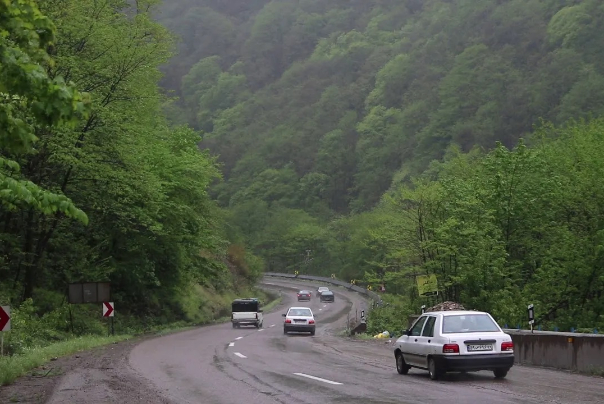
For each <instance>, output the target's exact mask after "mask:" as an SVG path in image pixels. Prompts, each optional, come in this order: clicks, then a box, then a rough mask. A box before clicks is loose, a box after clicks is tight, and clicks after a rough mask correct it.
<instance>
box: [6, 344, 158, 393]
mask: <svg viewBox="0 0 604 404" xmlns="http://www.w3.org/2000/svg"><path fill="white" fill-rule="evenodd" d="M152 338H156V336H155V335H149V336H143V337H137V338H133V339H131V340H128V341H122V342H119V343H115V344H111V345H107V346H103V347H98V348H94V349H92V350H89V351H83V352H79V353H77V354H74V355H70V356H65V357H62V358H58V359H57V360H55V361H51V362H49V363H47V364H46V365H44V366H41V367H39V368H36V369H34V370H32V371H31V372H30V373H29V374H28V375H26V376H23V377H20V378H19V379H17V380H16V381H15V382H14V383H13V384H10V385H8V386H2V387H0V403H27V404H30V403H31V404H33V403H53V404H54V403H57V404H58V403H97V402H98V403H125V402H127V403H136V402H141V403H169V402H168V401H166V400H162V399H161V398H160V395H159V394H158V392H157V391H156V390H155V389H154V388H153V387H152V386H151V385H150V384H149V383H148V382H147V381H146V380H145V379H143V378H141V377H138V376H137V375H136V374H135V373H134V372H132V371H131V369H130V367H129V365H128V354H129V352H130V351H131V350H132V348H133V347H134V346H136V345H137V344H139V343H141V342H142V341H145V340H147V339H152Z"/></svg>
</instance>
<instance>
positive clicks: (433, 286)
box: [417, 274, 438, 296]
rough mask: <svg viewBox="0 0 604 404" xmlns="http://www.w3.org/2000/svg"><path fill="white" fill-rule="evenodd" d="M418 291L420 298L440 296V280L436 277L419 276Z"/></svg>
mask: <svg viewBox="0 0 604 404" xmlns="http://www.w3.org/2000/svg"><path fill="white" fill-rule="evenodd" d="M417 291H418V292H419V295H420V296H434V295H437V294H438V280H437V279H436V275H434V274H432V275H418V276H417Z"/></svg>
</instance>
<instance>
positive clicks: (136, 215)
mask: <svg viewBox="0 0 604 404" xmlns="http://www.w3.org/2000/svg"><path fill="white" fill-rule="evenodd" d="M155 3H157V2H156V1H151V0H149V1H147V0H139V1H137V2H136V5H137V6H136V7H134V6H129V5H128V4H127V3H126V2H124V1H122V0H105V1H96V0H48V1H44V2H39V3H38V2H35V1H33V0H19V1H10V0H6V1H5V0H0V142H1V143H0V145H1V153H0V202H1V206H0V240H1V242H0V303H2V305H11V306H12V327H11V328H12V330H11V331H10V332H9V333H6V334H7V337H6V339H5V346H4V349H5V352H8V353H19V352H22V351H25V350H27V349H28V348H31V347H34V346H38V345H40V344H45V343H48V342H52V341H60V340H63V339H65V338H69V336H70V335H73V334H75V335H84V334H106V333H107V328H106V322H102V321H101V320H102V317H101V304H100V303H99V304H93V305H71V306H70V305H68V304H67V290H68V284H69V283H72V282H101V281H109V282H111V285H112V299H113V300H114V302H115V305H116V306H115V309H116V312H117V313H118V315H116V317H115V320H116V322H115V327H116V328H117V331H118V332H121V333H127V332H136V331H141V330H147V329H149V328H151V327H153V326H160V325H162V324H167V323H172V324H173V323H176V322H179V321H182V322H188V323H191V322H194V323H200V322H207V321H212V320H215V319H218V318H220V317H224V316H225V315H227V316H230V311H228V312H227V310H226V309H229V310H230V301H231V299H232V298H234V297H236V296H238V295H244V296H245V295H249V294H251V293H256V291H255V290H252V286H253V285H254V284H255V283H256V281H257V279H258V277H259V276H260V275H261V273H262V261H261V259H260V258H256V257H254V255H253V254H251V253H250V252H248V251H246V250H245V248H244V247H242V246H240V245H237V244H236V243H235V242H234V240H233V239H232V238H231V237H232V233H233V232H228V231H227V226H226V225H225V224H226V223H227V222H226V217H227V214H226V211H225V210H224V209H223V208H221V207H219V206H218V205H217V204H216V203H215V202H214V201H213V198H212V197H211V196H210V195H209V194H208V186H209V185H210V184H211V183H212V182H213V181H214V180H216V179H217V178H220V177H221V172H220V167H219V166H218V164H217V162H216V158H215V157H212V156H211V155H210V153H209V152H207V151H200V150H199V148H198V143H199V141H200V139H201V137H200V134H199V132H196V131H195V130H193V129H192V128H190V127H188V126H186V125H171V124H170V123H169V122H168V120H167V119H166V115H165V114H164V113H163V111H162V105H164V104H165V103H166V102H168V99H169V98H168V97H167V96H166V95H165V94H163V91H162V90H161V88H160V86H159V81H160V79H161V77H162V73H161V72H160V70H159V66H161V65H162V64H165V63H167V62H168V61H169V60H170V58H171V57H172V56H173V55H174V52H175V50H176V41H177V38H176V37H175V36H174V35H173V34H172V33H171V32H169V30H167V29H166V28H165V27H164V26H162V25H160V24H159V23H158V22H157V21H156V20H154V18H152V15H151V11H152V8H150V6H153V5H154V4H155ZM36 4H37V5H36ZM38 7H39V8H38ZM0 373H1V372H0Z"/></svg>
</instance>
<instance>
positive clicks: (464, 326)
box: [443, 314, 499, 334]
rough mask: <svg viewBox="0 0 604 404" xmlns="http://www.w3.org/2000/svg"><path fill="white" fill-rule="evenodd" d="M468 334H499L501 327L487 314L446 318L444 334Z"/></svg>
mask: <svg viewBox="0 0 604 404" xmlns="http://www.w3.org/2000/svg"><path fill="white" fill-rule="evenodd" d="M467 332H499V327H498V326H497V324H496V323H495V322H494V321H493V320H492V319H491V317H489V316H487V315H486V314H464V315H452V316H445V317H444V320H443V334H455V333H467Z"/></svg>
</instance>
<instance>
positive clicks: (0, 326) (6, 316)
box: [0, 306, 10, 331]
mask: <svg viewBox="0 0 604 404" xmlns="http://www.w3.org/2000/svg"><path fill="white" fill-rule="evenodd" d="M0 331H10V306H0Z"/></svg>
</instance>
